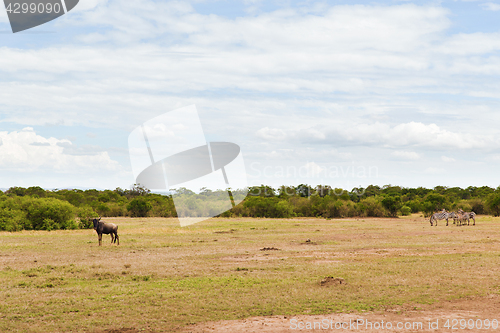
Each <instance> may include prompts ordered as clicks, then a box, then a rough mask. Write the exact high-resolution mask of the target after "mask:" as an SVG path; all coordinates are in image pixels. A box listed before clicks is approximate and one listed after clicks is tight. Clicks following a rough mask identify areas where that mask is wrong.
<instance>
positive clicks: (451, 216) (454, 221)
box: [449, 212, 458, 224]
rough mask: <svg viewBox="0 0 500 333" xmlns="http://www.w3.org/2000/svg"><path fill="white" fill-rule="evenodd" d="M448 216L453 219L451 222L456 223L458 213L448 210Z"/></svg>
mask: <svg viewBox="0 0 500 333" xmlns="http://www.w3.org/2000/svg"><path fill="white" fill-rule="evenodd" d="M449 217H450V218H452V219H453V224H456V222H457V220H458V214H457V213H455V212H450V215H449Z"/></svg>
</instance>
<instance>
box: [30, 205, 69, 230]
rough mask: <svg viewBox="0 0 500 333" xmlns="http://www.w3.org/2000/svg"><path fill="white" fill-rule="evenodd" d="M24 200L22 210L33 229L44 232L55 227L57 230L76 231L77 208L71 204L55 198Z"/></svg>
mask: <svg viewBox="0 0 500 333" xmlns="http://www.w3.org/2000/svg"><path fill="white" fill-rule="evenodd" d="M22 200H23V201H22V203H21V204H22V210H23V211H25V212H26V218H27V219H28V220H29V222H30V223H31V228H33V229H35V230H44V229H45V228H46V227H50V228H52V227H54V228H55V229H59V228H61V229H74V228H75V227H76V223H75V221H74V217H75V208H74V207H73V206H72V205H71V204H70V203H68V202H66V201H61V200H59V199H54V198H41V199H36V198H29V197H23V198H22ZM46 220H47V221H46ZM49 220H51V221H52V222H50V221H49Z"/></svg>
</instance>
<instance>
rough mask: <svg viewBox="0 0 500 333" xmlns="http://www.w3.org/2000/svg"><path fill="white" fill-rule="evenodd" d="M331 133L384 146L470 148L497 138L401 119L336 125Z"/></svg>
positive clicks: (492, 143)
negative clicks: (343, 125) (342, 125)
mask: <svg viewBox="0 0 500 333" xmlns="http://www.w3.org/2000/svg"><path fill="white" fill-rule="evenodd" d="M333 135H340V136H341V137H342V138H343V139H345V140H347V141H352V142H355V143H356V144H377V145H386V146H387V147H401V146H415V147H424V148H433V149H449V148H460V149H473V148H493V147H498V146H499V142H498V140H496V139H495V138H494V137H491V136H481V135H479V134H474V135H473V134H470V133H457V132H452V131H449V130H445V129H442V128H440V127H439V126H437V125H436V124H423V123H420V122H409V123H402V124H398V125H395V126H390V125H389V124H385V123H380V122H376V123H374V124H361V125H357V126H355V127H348V128H345V127H344V128H339V129H337V131H335V132H334V133H333Z"/></svg>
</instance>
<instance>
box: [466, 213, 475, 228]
mask: <svg viewBox="0 0 500 333" xmlns="http://www.w3.org/2000/svg"><path fill="white" fill-rule="evenodd" d="M463 214H464V217H465V219H467V225H470V219H472V220H473V221H474V223H473V224H472V225H476V213H474V212H463ZM464 224H465V222H464Z"/></svg>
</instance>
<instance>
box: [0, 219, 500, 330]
mask: <svg viewBox="0 0 500 333" xmlns="http://www.w3.org/2000/svg"><path fill="white" fill-rule="evenodd" d="M108 220H110V221H112V222H113V223H116V224H118V225H119V235H120V244H121V245H120V246H116V245H111V244H109V242H110V238H109V237H107V236H105V237H103V244H104V246H102V247H98V246H97V235H95V233H94V232H93V231H92V230H79V231H51V232H44V231H24V232H19V233H0V285H1V287H0V300H1V301H0V316H1V318H2V320H1V321H0V331H13V332H96V331H101V330H107V329H108V330H119V329H123V331H124V332H125V331H127V332H129V331H130V332H135V331H139V330H144V331H155V332H171V331H177V330H179V329H181V328H185V327H186V325H190V324H193V323H199V322H205V321H217V320H225V319H239V318H248V317H252V316H263V315H291V314H321V313H332V312H366V311H373V310H387V311H388V310H394V309H398V311H404V310H405V309H412V310H418V309H419V308H421V307H423V306H427V307H428V306H439V304H442V303H443V302H447V301H455V300H464V299H474V300H476V301H477V300H478V299H482V298H484V299H485V301H487V299H488V298H489V297H491V296H492V295H498V294H499V293H500V282H498V276H499V269H500V266H499V263H500V241H499V240H500V237H499V236H500V223H498V222H500V219H498V218H491V217H485V216H481V217H479V218H478V223H477V225H476V226H475V227H472V226H469V227H467V226H463V227H455V226H453V225H451V226H448V227H446V226H445V224H444V223H440V225H439V226H438V227H430V224H429V223H428V221H427V220H424V219H423V218H421V217H417V216H412V217H406V218H399V219H359V220H322V219H294V220H275V219H212V220H210V221H205V222H202V223H199V224H195V225H193V226H190V227H186V228H181V227H179V226H178V224H177V222H176V220H173V219H155V218H152V219H125V218H124V219H120V218H116V219H108ZM307 240H310V241H307ZM263 248H268V249H269V248H272V249H278V250H272V251H261V249H263ZM328 276H331V277H336V278H339V279H343V280H342V281H345V283H341V284H329V285H324V286H322V285H321V281H322V280H323V279H324V278H325V277H328ZM109 332H111V331H109Z"/></svg>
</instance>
